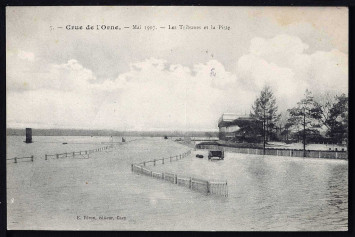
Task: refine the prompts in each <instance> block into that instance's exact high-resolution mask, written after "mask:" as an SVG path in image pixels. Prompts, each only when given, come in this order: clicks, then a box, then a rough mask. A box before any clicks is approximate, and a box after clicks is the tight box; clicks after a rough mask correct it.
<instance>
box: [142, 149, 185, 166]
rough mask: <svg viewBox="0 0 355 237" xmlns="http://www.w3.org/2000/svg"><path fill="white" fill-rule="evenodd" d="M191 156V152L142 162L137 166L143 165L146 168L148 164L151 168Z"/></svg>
mask: <svg viewBox="0 0 355 237" xmlns="http://www.w3.org/2000/svg"><path fill="white" fill-rule="evenodd" d="M190 154H191V150H189V151H187V152H185V153H182V154H180V155H176V156H169V157H165V158H160V159H154V160H148V161H143V162H141V163H138V164H139V165H143V166H148V165H149V164H153V166H156V165H158V164H162V165H163V164H165V163H166V162H173V161H177V160H181V159H183V158H185V157H187V156H188V155H190Z"/></svg>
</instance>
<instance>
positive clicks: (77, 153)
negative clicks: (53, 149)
mask: <svg viewBox="0 0 355 237" xmlns="http://www.w3.org/2000/svg"><path fill="white" fill-rule="evenodd" d="M110 148H113V146H105V147H100V148H96V149H92V150H86V151H73V152H69V153H68V152H65V153H59V154H53V155H50V154H45V155H44V157H45V158H44V159H45V160H48V158H49V157H55V158H57V159H59V158H67V157H72V158H75V156H79V158H81V159H83V158H84V159H88V158H90V154H92V153H94V152H99V151H105V150H108V149H110Z"/></svg>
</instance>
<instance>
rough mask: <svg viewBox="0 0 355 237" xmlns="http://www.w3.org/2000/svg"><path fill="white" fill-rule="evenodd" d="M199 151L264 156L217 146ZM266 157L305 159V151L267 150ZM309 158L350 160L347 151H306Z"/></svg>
mask: <svg viewBox="0 0 355 237" xmlns="http://www.w3.org/2000/svg"><path fill="white" fill-rule="evenodd" d="M196 148H198V149H210V150H214V149H223V150H224V151H229V152H235V153H243V154H255V155H263V154H264V151H263V149H256V148H236V147H226V146H216V145H199V144H197V145H196ZM265 155H272V156H291V157H303V150H292V149H270V148H268V149H265ZM305 155H306V157H308V158H324V159H345V160H347V159H348V153H347V152H346V151H314V150H306V153H305Z"/></svg>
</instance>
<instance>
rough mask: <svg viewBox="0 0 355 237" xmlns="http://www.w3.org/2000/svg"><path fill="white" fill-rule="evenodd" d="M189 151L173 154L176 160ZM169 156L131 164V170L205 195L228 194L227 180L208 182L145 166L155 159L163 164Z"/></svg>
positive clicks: (186, 154) (225, 195) (154, 161)
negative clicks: (156, 170) (161, 171)
mask: <svg viewBox="0 0 355 237" xmlns="http://www.w3.org/2000/svg"><path fill="white" fill-rule="evenodd" d="M190 153H191V150H189V151H188V152H185V153H183V154H180V155H177V156H175V158H176V160H178V158H180V159H182V158H184V157H187V156H188V155H189V154H190ZM171 158H172V157H171V156H170V157H169V158H162V159H158V160H157V159H154V160H151V161H144V162H142V163H140V164H131V171H132V172H134V173H138V174H142V175H146V176H150V177H153V178H156V179H161V180H166V181H168V182H170V183H173V184H177V185H179V186H184V187H187V188H189V189H191V190H194V191H198V192H201V193H204V194H206V195H209V194H215V195H219V196H224V197H227V196H228V186H227V182H222V181H213V182H209V181H208V180H204V179H198V178H193V177H183V176H178V175H177V174H174V173H167V172H164V173H160V172H155V171H152V170H149V169H147V168H146V164H147V163H152V162H153V163H154V165H155V164H156V161H159V160H161V161H162V164H164V159H170V160H171Z"/></svg>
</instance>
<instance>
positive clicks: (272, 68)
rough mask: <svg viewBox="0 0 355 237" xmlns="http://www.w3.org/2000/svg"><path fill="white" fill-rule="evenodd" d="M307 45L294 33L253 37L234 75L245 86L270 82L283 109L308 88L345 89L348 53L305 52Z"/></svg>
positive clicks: (250, 86)
mask: <svg viewBox="0 0 355 237" xmlns="http://www.w3.org/2000/svg"><path fill="white" fill-rule="evenodd" d="M307 49H308V45H307V44H305V43H303V42H302V40H301V39H300V38H298V37H296V36H290V35H285V34H283V35H277V36H275V37H273V38H270V39H264V38H260V37H257V38H254V39H252V40H251V45H250V50H249V54H246V55H243V56H242V57H240V58H239V60H238V62H237V76H238V78H239V79H240V80H241V82H242V84H243V85H245V88H246V89H247V90H251V91H253V90H254V91H260V90H261V89H262V87H263V86H264V85H269V86H271V88H272V89H273V91H274V92H275V95H276V98H277V100H278V102H279V103H280V105H281V106H280V107H281V108H282V109H286V108H287V107H290V106H293V105H294V104H295V103H296V102H297V101H298V100H299V99H300V98H301V97H302V95H303V93H304V91H305V90H306V89H307V88H308V89H311V90H313V91H314V92H315V93H318V92H322V91H327V90H332V91H337V92H338V93H341V92H345V93H346V91H347V88H348V86H347V80H348V72H347V68H348V60H347V55H346V54H344V53H342V52H340V51H339V50H336V49H333V50H331V51H328V52H325V51H316V52H314V53H312V54H308V53H307ZM315 88H317V89H316V90H315Z"/></svg>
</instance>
